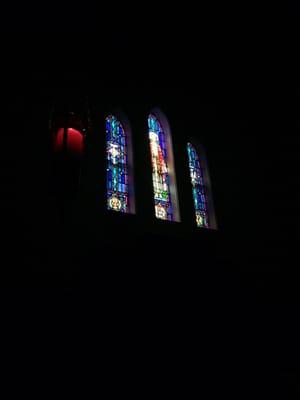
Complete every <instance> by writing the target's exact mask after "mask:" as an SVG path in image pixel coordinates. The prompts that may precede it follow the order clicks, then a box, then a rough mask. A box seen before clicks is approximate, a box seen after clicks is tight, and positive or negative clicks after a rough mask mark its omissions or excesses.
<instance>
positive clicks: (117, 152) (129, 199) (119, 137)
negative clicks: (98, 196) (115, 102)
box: [105, 115, 134, 213]
mask: <svg viewBox="0 0 300 400" xmlns="http://www.w3.org/2000/svg"><path fill="white" fill-rule="evenodd" d="M105 122H106V159H107V176H106V177H107V208H108V209H109V210H114V211H119V212H123V213H133V212H134V196H133V179H132V153H131V148H130V147H131V143H130V137H129V132H128V129H129V128H128V129H125V127H124V125H123V124H122V123H121V122H120V121H119V120H118V119H117V118H116V117H115V116H114V115H108V116H107V117H106V121H105Z"/></svg>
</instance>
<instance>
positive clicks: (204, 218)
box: [187, 143, 216, 228]
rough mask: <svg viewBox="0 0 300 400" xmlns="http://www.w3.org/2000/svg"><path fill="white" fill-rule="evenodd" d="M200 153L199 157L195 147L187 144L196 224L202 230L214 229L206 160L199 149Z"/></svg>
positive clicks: (202, 151)
mask: <svg viewBox="0 0 300 400" xmlns="http://www.w3.org/2000/svg"><path fill="white" fill-rule="evenodd" d="M200 151H201V153H202V154H201V155H200V157H199V155H198V153H197V151H196V149H195V147H194V146H193V145H192V144H191V143H188V144H187V152H188V160H189V170H190V177H191V184H192V193H193V199H194V208H195V219H196V224H197V226H198V227H202V228H216V225H215V218H214V212H213V206H212V198H211V193H210V192H211V189H210V180H209V176H208V170H207V165H206V159H205V155H204V150H203V149H201V148H200Z"/></svg>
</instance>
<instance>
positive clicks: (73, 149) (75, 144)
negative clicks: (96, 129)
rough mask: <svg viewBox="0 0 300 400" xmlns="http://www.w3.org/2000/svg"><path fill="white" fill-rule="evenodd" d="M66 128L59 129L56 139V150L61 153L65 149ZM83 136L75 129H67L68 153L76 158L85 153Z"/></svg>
mask: <svg viewBox="0 0 300 400" xmlns="http://www.w3.org/2000/svg"><path fill="white" fill-rule="evenodd" d="M64 131H65V130H64V128H59V129H58V131H57V133H56V135H55V137H54V150H55V151H56V152H61V151H63V149H64ZM83 147H84V145H83V134H82V133H81V132H80V131H78V130H77V129H74V128H68V129H67V139H66V151H67V153H69V154H73V155H76V156H79V155H82V153H83Z"/></svg>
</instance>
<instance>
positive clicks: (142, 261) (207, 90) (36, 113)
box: [1, 14, 299, 398]
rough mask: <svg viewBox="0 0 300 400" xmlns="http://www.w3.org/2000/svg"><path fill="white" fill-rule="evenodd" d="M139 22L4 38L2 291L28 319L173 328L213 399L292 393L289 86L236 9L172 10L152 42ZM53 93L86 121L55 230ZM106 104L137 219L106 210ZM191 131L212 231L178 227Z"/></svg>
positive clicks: (272, 34)
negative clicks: (115, 121)
mask: <svg viewBox="0 0 300 400" xmlns="http://www.w3.org/2000/svg"><path fill="white" fill-rule="evenodd" d="M143 15H144V17H143V18H145V19H140V20H139V21H137V24H136V25H132V26H131V29H128V30H126V29H124V28H125V25H126V24H121V25H119V27H118V29H116V30H110V31H107V30H106V29H105V28H104V26H103V29H100V28H99V29H98V30H96V29H94V30H93V29H91V28H89V27H88V26H85V27H83V26H82V27H81V28H78V29H74V30H65V31H64V30H63V29H52V30H51V29H50V30H48V31H47V29H46V28H45V25H43V24H42V25H43V27H44V29H41V30H40V31H34V29H32V30H31V32H30V29H28V30H27V31H26V32H24V31H23V32H17V30H15V31H14V34H12V32H11V31H7V32H4V33H2V42H3V46H2V52H3V53H2V55H3V59H4V60H5V62H3V64H2V75H1V83H2V89H1V98H2V110H3V111H4V112H3V118H2V121H1V124H2V145H1V149H2V150H1V153H2V154H1V155H2V157H1V179H2V183H1V200H2V201H1V206H2V207H1V211H2V212H1V226H2V232H3V237H2V250H1V251H2V253H1V256H2V261H1V282H2V286H3V287H5V288H6V293H7V296H8V298H9V300H11V299H12V298H14V299H16V298H18V299H20V298H21V297H23V298H24V297H26V296H24V294H26V293H28V291H29V292H30V294H31V296H32V300H33V301H32V304H35V307H37V306H36V300H37V302H40V303H41V304H43V305H41V306H40V309H39V311H41V310H42V309H43V310H44V311H45V309H46V310H48V311H49V310H52V307H53V304H55V305H56V307H55V310H56V312H57V313H58V314H61V315H65V314H66V315H71V316H74V317H76V311H75V306H77V305H78V304H82V305H83V304H84V305H86V307H84V311H82V314H85V315H88V317H91V319H93V318H92V317H93V315H96V314H97V313H98V311H97V310H98V308H100V309H101V310H102V311H103V310H104V311H103V312H106V313H107V314H109V315H110V317H111V316H112V315H113V316H118V317H117V319H118V321H121V320H122V321H123V322H124V321H125V319H126V318H125V317H124V315H128V310H130V313H129V314H130V318H129V319H130V326H131V327H132V326H134V325H135V326H136V325H137V324H139V322H140V321H142V322H141V324H144V325H143V326H145V329H146V327H147V326H148V325H149V324H148V325H147V323H149V321H150V323H153V326H154V327H163V328H164V329H165V330H164V331H165V332H166V331H168V332H170V331H171V330H172V329H174V331H176V332H177V333H178V334H179V335H181V334H182V336H181V339H180V340H179V343H180V348H181V349H182V348H183V347H182V342H184V343H188V342H189V339H188V338H192V339H191V340H190V342H189V343H190V347H189V354H192V353H193V352H195V353H196V354H197V359H198V360H199V359H200V358H201V357H202V359H204V360H205V363H204V364H203V366H202V372H201V375H202V377H203V376H205V377H207V379H206V382H209V384H207V386H209V387H210V388H211V390H215V391H216V392H217V391H218V390H219V392H222V388H224V387H225V388H226V390H227V391H230V390H231V391H234V393H236V394H238V393H240V394H241V393H242V397H243V398H245V397H246V394H247V393H248V394H249V393H250V394H252V395H253V396H254V395H256V394H257V393H263V394H266V396H267V394H268V393H269V394H270V392H271V393H282V394H283V395H285V396H286V394H287V393H289V394H290V393H294V392H295V390H296V389H295V387H296V386H295V383H296V381H297V380H296V378H295V373H294V372H295V371H296V365H297V363H296V359H297V357H296V353H297V352H296V343H297V340H296V336H297V335H296V333H297V329H296V319H297V318H296V315H297V312H298V311H297V305H298V302H299V294H298V293H299V290H298V282H299V273H298V266H297V262H295V261H294V259H295V258H296V257H295V256H297V253H296V249H297V244H298V240H297V236H298V235H297V224H296V222H295V221H296V216H297V215H298V212H297V210H298V197H297V188H298V183H297V182H298V175H297V172H296V171H297V164H298V158H299V157H298V148H299V138H298V130H299V116H298V109H299V91H298V92H297V87H298V86H299V80H297V79H294V78H293V76H291V75H292V74H290V72H291V69H290V68H281V66H279V64H280V63H279V62H278V52H279V50H278V49H280V47H281V44H280V43H281V41H280V40H277V39H279V38H280V35H276V31H274V29H273V28H272V27H270V29H269V28H268V29H266V33H265V34H263V33H264V32H265V29H263V27H262V26H260V25H255V26H256V29H254V24H253V23H252V21H250V19H251V18H250V17H249V20H247V18H246V17H245V14H243V15H244V17H243V18H240V19H239V20H238V23H236V24H231V23H230V21H229V20H228V19H227V18H224V19H223V18H222V16H220V17H219V18H217V19H215V18H212V17H211V18H210V19H209V18H208V20H206V21H205V19H206V18H205V16H204V14H203V16H202V17H201V24H200V26H199V21H198V19H197V18H196V17H195V18H196V19H197V21H195V19H193V18H190V19H188V20H186V19H185V14H183V15H182V17H181V19H180V18H179V20H174V19H172V20H170V22H169V24H168V27H169V29H165V30H161V31H158V30H157V32H156V33H153V32H152V31H149V30H148V29H147V26H148V25H147V23H146V19H147V18H146V17H145V14H143ZM196 15H197V16H198V15H199V14H195V16H196ZM104 19H105V18H104V17H103V18H102V21H104ZM183 19H184V20H185V22H187V25H188V26H187V28H185V29H183V25H182V24H181V25H180V24H178V23H177V22H178V21H179V22H180V21H182V20H183ZM50 20H51V19H50ZM55 21H57V20H55ZM163 21H165V20H164V18H163V17H161V18H160V19H158V20H156V23H157V24H158V25H159V24H160V23H162V22H163ZM189 21H190V22H191V23H189ZM247 21H248V23H247ZM50 22H51V21H50ZM196 22H197V24H196ZM58 25H59V24H58ZM97 26H98V25H97ZM159 26H162V25H159ZM50 27H51V24H50ZM293 27H294V31H293V34H294V37H296V35H297V29H296V26H295V25H293ZM83 28H86V29H83ZM175 28H176V29H175ZM108 32H109V33H108ZM272 38H273V39H272ZM281 38H282V37H281ZM295 42H296V41H295ZM295 49H296V43H295V47H294V51H295ZM273 56H275V57H274V58H273ZM279 58H280V57H279ZM283 58H284V57H282V58H281V59H283ZM294 65H295V64H294ZM282 75H284V76H286V77H289V82H288V84H285V83H284V82H283V81H284V79H281V78H282ZM66 94H68V97H69V98H73V99H74V98H78V99H79V102H80V101H82V99H85V98H86V97H87V99H88V108H89V110H90V119H91V122H92V126H91V129H90V139H89V141H88V142H87V152H88V154H89V157H88V158H87V159H86V160H85V163H84V170H83V172H84V175H83V177H84V180H83V184H82V188H81V192H80V195H79V196H78V198H77V200H76V202H75V203H74V207H73V208H72V207H71V208H70V215H69V214H68V217H66V218H65V219H64V221H63V222H62V219H61V216H60V215H59V213H58V210H57V207H56V199H55V196H54V193H53V190H52V183H51V182H52V180H51V179H52V178H51V176H52V169H51V166H52V164H51V163H52V155H51V146H50V137H49V125H48V124H49V116H50V115H51V111H52V107H53V105H54V104H55V102H56V101H57V99H60V98H62V97H63V96H65V95H66ZM83 103H84V101H83ZM153 106H155V107H160V108H161V109H162V110H163V111H164V112H165V114H166V115H167V117H168V119H169V121H170V125H171V128H172V134H173V147H174V153H175V157H176V160H175V163H176V169H177V171H176V172H177V174H178V190H179V192H180V201H181V209H182V214H183V215H184V218H185V220H184V222H182V224H174V228H173V226H172V225H171V226H170V228H169V226H167V225H164V224H162V223H160V222H161V221H154V222H156V223H153V215H152V204H151V175H150V168H149V167H150V164H149V154H148V151H149V149H148V143H147V141H146V140H145V139H146V138H145V136H144V133H145V123H146V121H145V117H146V115H147V113H148V111H149V110H150V109H151V108H152V107H153ZM114 107H120V108H121V109H122V110H123V111H124V112H125V113H126V114H127V116H128V118H129V119H130V122H131V124H132V129H133V134H134V150H135V163H136V167H137V172H138V173H137V174H136V190H137V196H138V202H137V215H136V218H135V217H134V216H125V218H121V217H123V216H119V215H108V214H106V213H105V207H104V202H105V197H104V187H105V175H104V170H105V168H104V167H105V165H104V163H105V159H104V135H103V133H104V131H103V126H102V125H101V124H102V122H103V116H104V115H105V113H106V112H107V111H110V110H111V109H112V108H114ZM193 136H195V137H197V138H198V139H199V141H200V142H201V143H203V145H204V147H205V148H206V151H207V158H208V164H209V168H210V175H211V179H212V188H213V197H214V202H215V208H216V215H217V223H218V228H219V229H218V232H216V233H215V234H214V233H213V234H210V233H209V232H205V231H197V230H196V228H195V229H194V228H192V226H191V225H190V222H191V221H192V219H193V216H192V199H191V196H190V195H189V188H188V175H187V173H188V171H187V169H186V162H185V161H186V160H185V158H184V157H185V155H184V152H185V143H186V141H187V140H188V139H189V138H190V137H193ZM139 169H141V170H139ZM142 169H143V171H145V175H144V174H141V171H142ZM74 216H75V217H76V218H74ZM127 217H128V218H127ZM115 259H117V260H118V264H116V263H115V262H114V261H112V260H115ZM124 259H125V260H128V261H129V265H127V264H125V263H124V262H123V260H124ZM81 294H83V296H82V297H80V296H81ZM15 301H16V300H15ZM18 304H19V302H18ZM58 304H59V305H58ZM99 304H100V305H99ZM44 307H45V308H44ZM59 307H62V308H61V310H60V311H61V312H59ZM101 307H102V308H101ZM126 313H127V314H126ZM40 314H41V313H39V315H40ZM106 316H107V315H106ZM122 318H123V319H122ZM124 318H125V319H124ZM127 323H128V320H127ZM125 325H126V324H125V322H124V325H123V326H125ZM157 329H158V328H157ZM151 332H152V331H151ZM170 337H171V335H170V334H169V335H168V338H169V339H166V340H171V339H170ZM182 338H184V339H182ZM199 342H201V346H200V349H202V350H203V349H204V348H205V351H204V350H203V351H202V355H201V356H200V354H199V351H198V350H199V349H198V347H197V346H198V345H199ZM172 343H173V342H172ZM160 345H161V344H160ZM170 353H171V354H173V355H174V354H175V353H176V352H175V351H174V350H173V351H172V350H170ZM176 354H177V353H176ZM180 356H181V359H183V358H184V357H183V354H181V355H180ZM214 360H215V361H214ZM189 362H190V361H189ZM215 364H217V365H218V366H220V368H219V369H218V367H216V365H215ZM206 365H210V366H211V367H212V368H213V370H214V376H212V375H210V374H209V373H208V372H207V368H206ZM229 366H230V368H229ZM179 370H180V371H181V376H183V372H182V369H178V371H179ZM193 371H194V372H195V369H193ZM291 371H292V372H293V373H292V372H291ZM191 373H192V372H191ZM190 376H192V375H190ZM194 381H195V380H194ZM196 381H197V380H196ZM237 382H239V384H237ZM220 386H221V389H220ZM280 391H281V392H280ZM246 392H247V393H246Z"/></svg>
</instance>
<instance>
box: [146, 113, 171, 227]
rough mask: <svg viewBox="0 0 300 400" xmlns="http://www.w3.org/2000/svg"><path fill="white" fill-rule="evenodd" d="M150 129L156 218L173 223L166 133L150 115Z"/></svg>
mask: <svg viewBox="0 0 300 400" xmlns="http://www.w3.org/2000/svg"><path fill="white" fill-rule="evenodd" d="M148 129H149V140H150V151H151V162H152V181H153V191H154V205H155V216H156V217H157V218H160V219H163V220H168V221H172V220H173V219H174V215H173V214H174V213H173V207H172V201H171V192H170V171H169V166H168V154H167V146H166V138H165V132H164V130H163V128H162V125H161V123H160V122H159V120H158V119H157V118H156V117H155V116H154V115H153V114H150V115H149V117H148Z"/></svg>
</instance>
